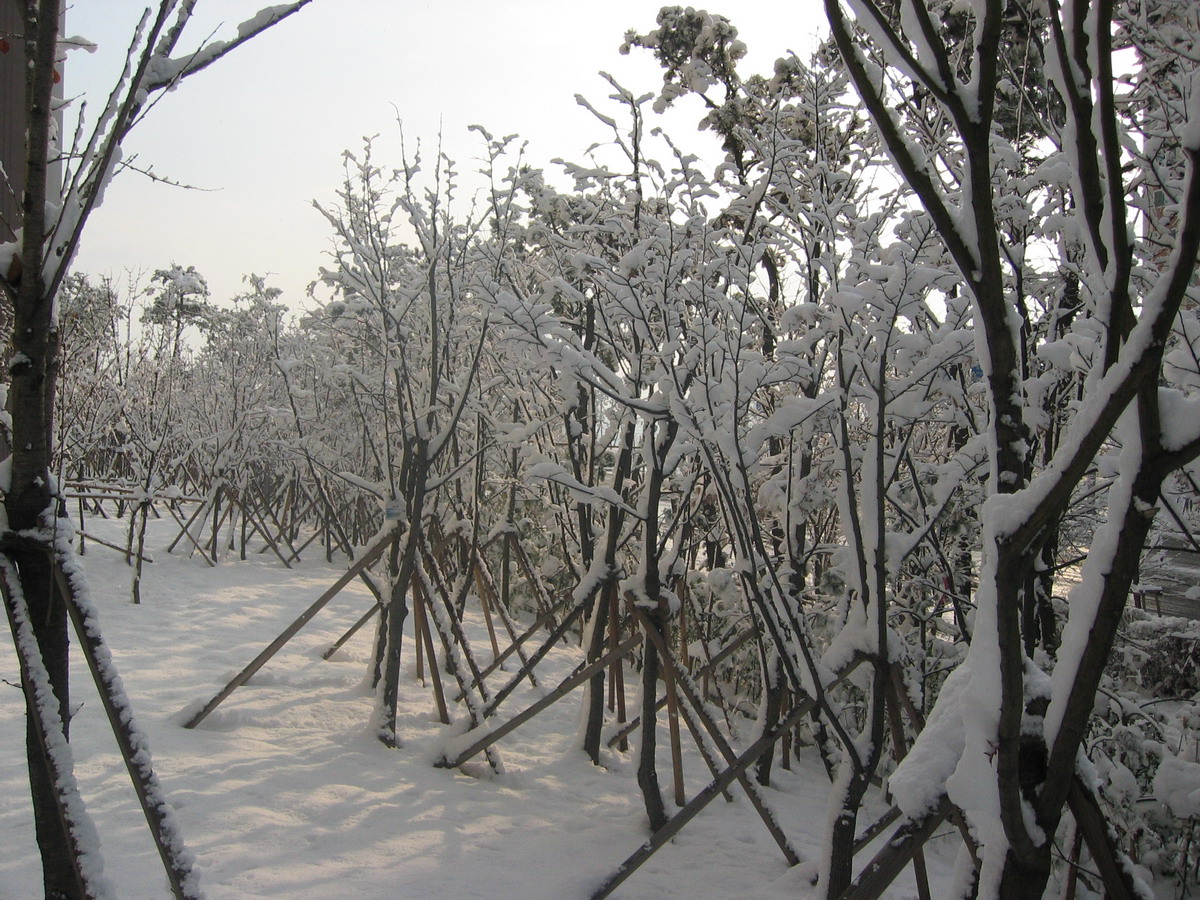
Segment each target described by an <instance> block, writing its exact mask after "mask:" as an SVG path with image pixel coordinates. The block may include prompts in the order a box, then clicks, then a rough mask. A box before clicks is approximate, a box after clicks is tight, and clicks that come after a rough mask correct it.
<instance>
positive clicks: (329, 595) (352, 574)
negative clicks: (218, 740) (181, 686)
mask: <svg viewBox="0 0 1200 900" xmlns="http://www.w3.org/2000/svg"><path fill="white" fill-rule="evenodd" d="M399 535H400V532H399V530H392V531H389V532H387V533H386V534H384V535H381V536H380V538H379V539H378V540H377V541H376V542H375V543H374V544H373V545H372V546H370V547H368V548H367V550H366V551H365V552H364V553H363V555H362V556H361V557H360V558H359V560H358V562H356V563H354V565H352V566H351V567H350V568H349V569H348V570H347V571H346V573H345V574H344V575H342V577H341V578H339V579H338V580H337V581H335V582H334V583H333V585H332V586H330V587H329V588H328V589H327V590H326V591H325V593H323V594H322V595H321V596H320V597H318V598H317V599H316V600H315V601H314V602H313V604H312V605H311V606H309V607H308V609H306V610H305V611H304V612H302V613H301V614H300V615H299V616H298V617H297V618H296V620H295V621H294V622H292V624H290V625H289V626H288V627H287V628H285V629H284V630H283V631H282V632H280V634H279V636H278V637H277V638H275V640H273V641H271V643H270V644H268V645H267V647H266V648H265V649H264V650H263V651H262V652H261V653H259V654H258V656H256V657H254V659H253V660H251V661H250V663H249V664H248V665H247V666H246V668H244V669H242V671H240V672H238V674H237V675H235V676H234V677H233V679H232V680H231V681H230V682H229V683H228V684H227V685H225V687H223V688H222V689H221V690H220V691H219V692H218V693H217V695H216V696H215V697H213V698H212V699H211V700H209V701H208V703H206V704H205V705H204V708H203V709H201V710H200V711H199V712H198V713H196V715H194V716H192V718H190V719H188V721H187V722H185V723H184V726H183V727H184V728H195V727H196V726H197V725H199V724H200V723H201V722H203V721H204V720H205V719H206V718H208V715H209V714H210V713H211V712H212V711H213V710H214V709H216V708H217V707H218V706H220V705H221V703H222V702H224V700H225V699H226V698H227V697H228V696H229V695H230V694H232V693H233V692H234V691H235V690H236V689H237V688H239V687H241V686H242V685H243V684H245V683H246V682H247V681H249V680H250V677H251V676H252V675H253V674H254V673H255V672H257V671H258V670H259V669H261V668H262V667H263V666H264V665H266V663H267V661H268V660H269V659H270V658H271V657H272V656H274V655H275V654H276V653H278V652H279V650H280V649H281V648H282V647H283V645H284V644H286V643H287V642H288V641H290V640H291V639H292V638H293V637H295V636H296V634H297V632H299V631H300V629H301V628H303V627H304V626H305V625H307V624H308V622H309V620H310V619H312V617H313V616H315V615H316V614H317V613H318V612H320V611H321V609H323V608H324V606H325V605H326V604H327V603H328V602H329V601H330V600H332V599H333V598H334V597H336V596H337V595H338V592H339V591H341V589H342V588H344V587H345V586H346V585H348V584H349V583H350V582H351V581H353V580H354V579H355V578H356V577H357V576H358V573H359V572H361V571H362V570H363V569H365V568H366V567H367V566H369V565H371V563H373V562H375V560H377V559H378V558H379V557H380V555H381V554H382V553H383V551H384V550H386V549H387V548H388V547H390V546H391V544H392V542H393V541H395V540H396V539H397V538H398V537H399Z"/></svg>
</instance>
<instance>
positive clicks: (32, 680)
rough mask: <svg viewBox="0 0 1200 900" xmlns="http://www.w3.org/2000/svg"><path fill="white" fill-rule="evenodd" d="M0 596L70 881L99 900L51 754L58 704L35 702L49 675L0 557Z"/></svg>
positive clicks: (65, 778) (67, 784) (11, 572)
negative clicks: (65, 851)
mask: <svg viewBox="0 0 1200 900" xmlns="http://www.w3.org/2000/svg"><path fill="white" fill-rule="evenodd" d="M0 593H2V594H3V598H4V611H5V613H6V614H7V616H8V624H9V627H10V628H11V630H12V637H13V644H14V645H15V647H16V651H17V660H18V663H19V671H20V673H21V687H22V689H23V690H24V693H25V707H26V715H27V716H28V721H29V724H30V727H31V728H32V730H33V733H34V735H35V736H36V740H37V743H38V747H39V749H40V750H41V756H42V759H43V760H44V762H45V765H46V771H47V773H48V775H49V778H50V780H51V782H52V783H53V785H54V802H55V811H56V812H57V814H58V823H59V826H60V827H61V829H62V834H63V836H64V839H65V842H66V844H67V848H68V855H69V856H70V863H71V875H72V878H73V880H74V882H75V886H76V887H77V889H78V891H79V894H80V896H82V897H86V898H88V900H92V898H96V897H99V896H101V894H100V891H99V889H98V887H97V886H96V885H93V884H92V883H91V878H90V877H89V874H88V870H87V869H86V867H85V866H84V865H83V862H84V860H85V859H86V855H87V851H86V849H85V848H84V847H83V845H82V844H81V843H80V834H79V831H80V829H81V828H83V827H86V826H87V825H88V824H89V823H90V821H91V819H90V817H89V816H88V814H87V810H86V809H85V808H84V805H83V798H82V797H80V795H79V793H78V791H74V790H72V787H71V782H72V781H73V780H74V775H73V773H72V772H71V771H70V770H66V771H64V770H63V769H62V768H61V767H60V757H59V756H58V755H57V754H55V753H52V752H51V749H50V748H51V745H52V744H59V743H65V742H66V733H65V729H64V723H63V721H62V718H61V717H60V716H59V713H58V703H57V700H56V699H55V697H54V695H53V692H50V695H49V696H44V695H42V696H39V690H38V687H39V686H45V689H46V690H47V691H49V685H50V673H49V672H47V671H46V663H45V661H44V660H43V659H42V654H41V652H40V651H39V650H38V643H37V638H36V637H34V634H33V627H32V626H31V624H30V621H29V607H28V605H27V604H26V602H25V597H24V596H23V595H22V594H21V590H20V581H19V580H18V575H17V571H16V567H15V566H14V565H13V563H12V561H11V560H10V559H9V558H8V556H3V557H0ZM71 797H74V798H75V803H74V804H70V803H69V802H68V799H69V798H71Z"/></svg>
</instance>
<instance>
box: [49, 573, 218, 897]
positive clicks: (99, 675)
mask: <svg viewBox="0 0 1200 900" xmlns="http://www.w3.org/2000/svg"><path fill="white" fill-rule="evenodd" d="M56 562H57V565H56V566H55V568H54V576H55V580H56V581H57V583H58V589H59V591H60V592H61V593H62V596H63V599H64V601H65V602H66V604H67V613H68V615H70V617H71V624H72V625H73V626H74V627H75V634H76V635H78V637H79V646H80V649H81V650H82V651H83V656H84V659H86V660H87V664H88V669H89V670H91V673H92V680H93V681H95V683H96V691H97V693H98V694H99V695H100V705H101V706H103V707H104V713H105V715H106V716H108V724H109V726H110V727H111V728H112V733H113V736H114V737H115V738H116V740H117V747H118V749H119V750H120V751H121V758H122V759H123V760H124V761H125V769H126V771H128V772H129V779H130V781H132V782H133V790H134V793H136V794H137V798H138V803H139V804H141V807H142V814H143V815H144V816H145V817H146V824H147V825H148V826H149V827H150V834H151V836H152V837H153V839H154V846H155V848H156V849H157V850H158V856H159V859H161V860H162V864H163V869H164V870H165V871H166V874H167V881H168V882H169V883H170V885H171V894H172V895H173V896H174V897H175V898H176V900H201V898H202V897H203V894H202V892H201V891H200V875H199V873H198V872H197V871H196V870H195V869H193V868H192V862H191V858H190V854H189V853H188V850H187V847H186V846H185V845H184V842H183V836H182V835H181V834H180V832H179V828H178V826H177V825H176V823H175V820H174V817H173V814H172V812H171V807H170V806H168V805H167V802H166V798H165V797H164V795H163V792H162V789H161V788H160V787H159V783H158V776H157V775H155V774H154V768H153V765H152V763H151V761H150V748H149V746H148V745H147V743H146V736H145V735H144V734H143V733H142V732H141V731H140V730H139V729H138V728H137V726H136V725H135V724H134V721H133V710H132V709H131V708H130V705H129V700H128V698H127V697H126V696H125V693H124V691H123V690H122V689H121V681H120V676H119V675H118V674H117V671H116V668H115V667H114V665H113V661H112V654H111V653H110V652H109V650H108V647H107V646H106V644H105V642H104V638H103V637H101V634H100V628H99V626H98V625H97V623H96V620H95V618H94V616H93V615H92V612H91V610H90V609H88V608H86V606H85V604H83V603H81V601H80V599H79V594H78V593H77V591H76V587H75V585H74V584H73V583H72V580H71V579H70V578H69V577H68V576H67V574H66V572H65V571H64V562H65V561H64V560H63V559H62V558H61V557H60V558H59V559H58V560H57V561H56Z"/></svg>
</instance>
